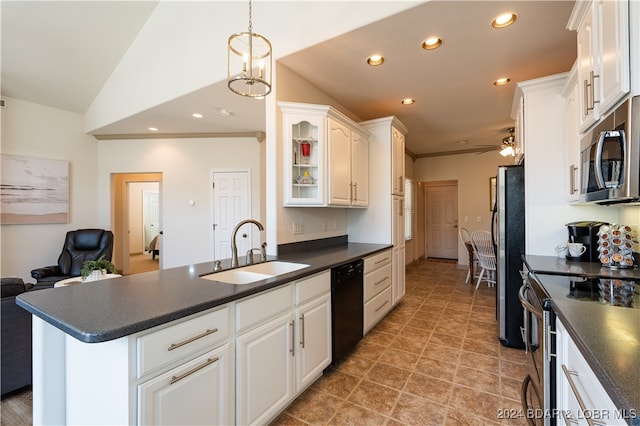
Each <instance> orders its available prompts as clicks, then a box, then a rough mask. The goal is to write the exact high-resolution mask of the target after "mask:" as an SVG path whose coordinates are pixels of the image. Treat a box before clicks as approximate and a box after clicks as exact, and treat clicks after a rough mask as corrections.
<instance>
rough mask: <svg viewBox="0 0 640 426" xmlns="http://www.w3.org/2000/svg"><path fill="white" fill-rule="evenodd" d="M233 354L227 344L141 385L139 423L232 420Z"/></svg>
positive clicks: (209, 422) (189, 422) (197, 422)
mask: <svg viewBox="0 0 640 426" xmlns="http://www.w3.org/2000/svg"><path fill="white" fill-rule="evenodd" d="M232 360H233V356H232V354H231V346H230V345H229V344H226V345H224V346H222V347H220V348H218V349H215V350H213V351H211V352H208V353H206V354H204V355H202V356H200V357H198V358H196V359H194V360H193V361H190V362H187V363H185V364H183V365H181V366H180V367H177V368H174V369H172V370H169V371H167V372H166V373H164V374H161V375H159V376H158V377H155V378H153V379H151V380H149V381H147V382H145V383H143V384H141V385H139V386H138V401H139V402H138V424H141V425H151V424H153V425H176V424H189V425H211V424H230V423H232V422H233V420H232V417H231V415H232V414H233V412H232V410H230V409H229V407H230V404H231V398H232V396H233V392H232V388H231V385H232V383H233V381H232V370H231V368H230V367H231V365H232V364H231V363H232Z"/></svg>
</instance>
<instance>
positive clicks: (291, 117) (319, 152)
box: [283, 108, 326, 206]
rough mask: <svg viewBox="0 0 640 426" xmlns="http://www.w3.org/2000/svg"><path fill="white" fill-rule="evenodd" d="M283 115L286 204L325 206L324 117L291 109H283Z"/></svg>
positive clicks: (320, 113)
mask: <svg viewBox="0 0 640 426" xmlns="http://www.w3.org/2000/svg"><path fill="white" fill-rule="evenodd" d="M284 111H287V112H284ZM283 112H284V113H283V134H284V143H283V151H284V157H285V159H284V164H285V168H284V173H283V181H284V186H285V190H284V204H285V205H290V206H321V205H323V204H324V203H325V199H324V193H325V187H324V185H325V180H326V178H325V173H326V168H325V158H324V155H325V154H324V153H325V150H326V147H325V145H326V137H325V128H326V119H325V117H324V113H323V112H322V111H317V110H312V111H300V112H298V111H297V110H291V109H289V108H283ZM305 146H306V147H308V149H307V148H305ZM303 154H307V155H303Z"/></svg>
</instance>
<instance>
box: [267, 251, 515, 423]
mask: <svg viewBox="0 0 640 426" xmlns="http://www.w3.org/2000/svg"><path fill="white" fill-rule="evenodd" d="M465 277H466V270H464V271H463V270H458V269H456V262H455V261H438V260H426V261H421V262H419V263H418V264H416V265H412V266H410V267H408V268H407V278H406V286H407V292H406V296H405V298H404V300H403V301H402V303H401V304H400V305H399V306H398V307H396V308H395V309H394V310H393V311H392V312H391V313H390V314H389V315H388V316H387V317H386V318H385V319H384V320H383V321H382V322H380V323H379V324H378V325H377V326H376V327H375V328H374V329H373V330H372V331H371V332H370V333H368V334H367V336H365V338H364V339H363V340H362V341H361V342H360V344H359V345H358V346H357V347H356V348H355V350H354V351H353V353H352V354H351V355H350V356H349V357H348V358H347V359H345V360H344V361H343V362H342V363H340V364H339V365H337V366H335V367H331V368H329V369H328V370H327V371H326V372H325V375H324V376H323V377H322V378H320V379H319V380H318V381H317V382H316V383H314V384H313V385H312V386H311V387H310V388H309V389H308V390H307V391H305V392H304V393H303V394H302V395H301V396H300V397H299V398H298V399H297V400H296V401H294V402H293V403H292V404H291V405H290V406H289V407H288V408H287V409H286V410H285V412H283V413H282V414H281V415H280V416H279V417H278V418H277V419H276V420H275V421H274V422H273V423H272V426H280V425H307V424H311V425H494V424H509V425H513V424H516V425H517V424H526V423H525V421H524V420H520V421H519V420H513V419H508V420H506V419H505V420H503V419H501V418H500V410H509V409H512V410H519V409H520V384H521V383H522V378H523V377H524V376H525V369H526V367H525V353H524V351H521V350H516V349H511V348H506V347H504V346H502V345H501V344H500V343H499V342H498V338H497V323H496V319H495V312H496V310H495V288H489V287H487V285H486V284H485V283H484V282H483V283H482V284H481V286H480V288H479V289H478V290H475V286H474V285H471V284H465V282H464V281H465Z"/></svg>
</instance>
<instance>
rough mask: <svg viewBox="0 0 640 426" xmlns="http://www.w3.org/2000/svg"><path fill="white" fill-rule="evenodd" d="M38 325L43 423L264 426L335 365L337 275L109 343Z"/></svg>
mask: <svg viewBox="0 0 640 426" xmlns="http://www.w3.org/2000/svg"><path fill="white" fill-rule="evenodd" d="M34 324H35V326H34V330H35V331H34V336H35V340H34V341H36V342H40V341H47V342H49V343H48V345H49V346H48V348H49V349H51V351H50V352H51V353H47V354H46V355H41V354H40V353H39V352H38V353H36V352H34V359H35V365H36V367H37V368H36V370H35V371H36V373H37V374H41V375H42V370H43V368H44V367H43V366H45V365H46V366H47V370H46V372H45V373H46V374H45V375H46V377H45V378H44V379H41V380H40V381H39V382H38V385H37V386H36V393H35V394H36V397H37V407H38V412H34V420H37V421H36V423H39V424H95V423H97V422H99V423H103V424H140V425H150V424H154V425H164V424H182V425H184V424H189V425H196V424H219V425H222V424H224V425H232V424H241V425H248V424H266V423H268V422H269V421H271V420H273V419H274V418H275V417H276V416H277V415H278V414H279V413H280V412H281V411H282V410H283V409H284V408H285V407H286V406H287V405H288V404H289V403H291V402H292V401H293V399H294V398H295V397H296V396H298V395H299V394H300V393H302V391H304V389H306V388H307V387H308V386H309V385H311V384H312V383H313V382H314V381H315V380H317V379H318V378H319V377H320V376H321V375H322V372H323V370H324V368H326V367H327V366H328V365H329V364H330V363H331V272H330V270H326V271H323V272H320V273H318V274H315V275H312V276H310V277H306V278H303V279H301V280H299V281H295V282H292V283H290V284H285V285H282V286H279V287H276V288H274V289H273V290H269V291H265V292H262V293H258V294H257V295H255V296H250V297H247V298H244V299H241V300H239V301H237V302H231V303H228V304H226V305H222V306H220V307H216V308H214V309H211V310H208V311H205V312H202V313H198V314H194V315H191V316H189V317H186V318H183V319H180V320H176V321H173V322H170V323H167V324H163V325H160V326H157V327H154V328H151V329H149V330H145V331H143V332H140V333H135V334H132V335H129V336H125V337H121V338H119V339H115V340H109V341H106V342H101V343H84V342H81V341H79V340H77V339H75V338H73V337H71V336H69V335H66V334H65V333H64V332H62V331H60V330H59V329H57V328H56V327H54V326H51V325H49V324H48V323H46V322H44V321H40V320H38V319H37V318H34ZM49 367H51V368H49ZM45 389H46V396H47V398H41V397H40V393H43V392H44V390H45Z"/></svg>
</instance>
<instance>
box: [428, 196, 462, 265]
mask: <svg viewBox="0 0 640 426" xmlns="http://www.w3.org/2000/svg"><path fill="white" fill-rule="evenodd" d="M427 256H428V257H437V258H441V259H457V258H458V186H457V185H448V186H429V187H427Z"/></svg>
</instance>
